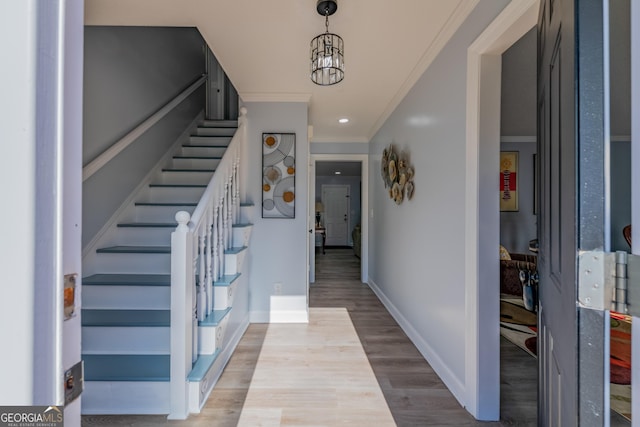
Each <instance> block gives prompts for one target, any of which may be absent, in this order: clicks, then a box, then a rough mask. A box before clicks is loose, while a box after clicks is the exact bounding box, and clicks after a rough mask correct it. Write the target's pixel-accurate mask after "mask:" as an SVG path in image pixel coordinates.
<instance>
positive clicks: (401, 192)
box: [381, 145, 415, 205]
mask: <svg viewBox="0 0 640 427" xmlns="http://www.w3.org/2000/svg"><path fill="white" fill-rule="evenodd" d="M381 173H382V181H383V182H384V188H387V189H388V190H389V197H390V198H391V200H393V201H394V202H396V204H397V205H399V204H400V203H402V202H403V201H404V199H405V197H406V198H407V199H408V200H411V199H412V198H413V191H414V189H415V186H414V184H413V176H414V170H413V167H412V166H409V160H408V159H407V158H406V157H405V156H404V155H400V156H399V155H398V154H397V153H396V152H395V150H394V149H393V145H389V146H388V147H387V148H385V149H384V150H383V151H382V161H381Z"/></svg>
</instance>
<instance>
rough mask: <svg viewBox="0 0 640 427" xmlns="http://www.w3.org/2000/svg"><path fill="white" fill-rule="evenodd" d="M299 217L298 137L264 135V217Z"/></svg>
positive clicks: (275, 134) (287, 134)
mask: <svg viewBox="0 0 640 427" xmlns="http://www.w3.org/2000/svg"><path fill="white" fill-rule="evenodd" d="M295 216H296V134H295V133H263V134H262V217H263V218H295Z"/></svg>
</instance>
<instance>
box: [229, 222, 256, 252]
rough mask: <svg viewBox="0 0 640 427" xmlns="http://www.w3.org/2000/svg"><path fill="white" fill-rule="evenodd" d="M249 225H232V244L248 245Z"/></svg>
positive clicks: (236, 245)
mask: <svg viewBox="0 0 640 427" xmlns="http://www.w3.org/2000/svg"><path fill="white" fill-rule="evenodd" d="M251 229H252V227H251V226H250V225H247V226H243V227H233V246H235V247H243V246H249V239H250V237H251Z"/></svg>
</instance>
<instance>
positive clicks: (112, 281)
mask: <svg viewBox="0 0 640 427" xmlns="http://www.w3.org/2000/svg"><path fill="white" fill-rule="evenodd" d="M82 285H83V286H87V285H89V286H90V285H115V286H171V275H170V274H94V275H92V276H87V277H84V278H83V279H82Z"/></svg>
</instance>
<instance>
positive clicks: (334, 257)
mask: <svg viewBox="0 0 640 427" xmlns="http://www.w3.org/2000/svg"><path fill="white" fill-rule="evenodd" d="M310 306H311V307H317V308H319V307H336V308H346V309H347V312H348V314H349V317H350V318H351V322H352V323H353V326H354V328H355V331H356V333H357V335H358V337H359V340H360V342H361V343H362V347H363V349H364V353H365V354H366V357H367V358H368V361H369V364H370V366H371V368H372V369H373V372H374V374H375V377H376V379H377V382H378V384H379V386H380V389H381V390H382V394H383V395H384V398H385V399H386V402H387V405H388V407H389V409H390V411H391V414H392V416H393V419H394V421H395V423H396V424H397V425H398V426H447V425H451V426H468V425H496V426H499V425H521V426H524V425H531V426H534V425H536V401H535V399H536V393H537V386H536V377H537V369H536V360H535V359H533V358H532V357H531V356H529V355H528V354H526V353H525V352H524V351H523V350H521V349H519V348H518V347H516V346H515V345H512V344H510V343H509V342H507V341H505V340H503V341H501V358H502V361H503V363H502V366H503V372H502V417H501V418H502V421H501V422H496V423H481V422H478V421H476V420H474V419H473V417H472V416H471V415H469V414H468V413H467V411H466V410H465V409H463V408H462V407H460V405H459V403H458V402H457V401H456V399H455V398H454V397H453V395H452V394H451V393H450V392H449V390H448V389H447V388H446V387H445V385H444V384H443V383H442V381H440V379H439V378H438V376H437V375H436V374H435V373H434V372H433V370H432V369H431V367H430V366H429V364H428V363H427V362H426V361H425V360H424V359H423V357H422V356H421V355H420V353H419V352H418V350H417V349H416V347H415V346H414V345H413V344H412V343H411V341H410V340H409V339H408V338H407V336H406V335H405V334H404V332H403V331H402V329H401V328H400V327H399V326H398V324H397V323H396V322H395V320H394V319H393V318H392V317H391V315H390V314H389V313H388V312H387V310H386V309H385V308H384V306H383V305H382V304H381V303H380V301H379V300H378V298H377V297H376V296H375V294H374V293H373V292H372V291H371V289H370V288H369V287H368V286H367V285H364V284H362V283H361V282H360V262H359V259H358V258H356V257H355V256H354V255H353V251H352V250H351V249H327V253H326V255H322V254H318V256H317V257H316V283H314V284H312V285H311V290H310ZM288 326H291V325H267V324H252V325H250V326H249V329H248V330H247V332H246V333H245V335H244V336H243V338H242V340H241V341H240V344H239V345H238V347H237V350H236V352H235V353H234V355H233V356H232V358H231V360H230V361H229V364H228V365H227V367H226V369H225V371H224V373H223V375H222V377H221V378H220V381H219V382H218V384H217V385H216V387H215V388H214V390H213V392H212V394H211V396H210V397H209V400H208V401H207V403H206V405H205V407H204V408H203V410H202V412H201V413H200V414H198V415H191V416H190V417H189V419H188V420H186V421H167V420H166V417H165V416H95V415H93V416H84V417H83V419H82V424H83V425H86V426H112V425H120V426H149V427H150V426H157V425H176V426H189V427H190V426H205V425H206V426H221V427H222V426H224V427H227V426H228V427H232V426H236V425H238V424H239V422H245V420H247V417H246V415H247V414H244V415H243V413H242V411H243V407H244V406H245V403H246V402H247V399H248V396H249V395H250V393H251V391H250V386H251V384H252V380H253V379H254V373H255V371H256V365H257V362H258V359H259V358H260V355H261V352H262V351H263V349H264V348H263V347H264V345H265V337H267V334H268V333H269V331H273V330H277V329H278V328H280V327H288ZM278 336H279V337H281V339H282V342H283V343H285V341H286V339H287V338H286V337H287V335H286V334H285V335H283V334H279V335H278ZM289 338H290V335H289ZM304 348H305V347H303V346H301V347H300V351H305V350H304ZM307 351H308V349H307ZM286 357H287V358H295V357H296V356H295V355H293V354H291V353H287V354H286ZM303 357H306V358H307V360H308V361H309V363H310V364H311V365H313V362H312V358H313V357H314V355H313V354H312V353H309V354H307V355H305V356H303ZM315 363H317V361H316V362H315ZM274 375H277V374H275V373H274ZM274 378H275V377H274ZM309 385H312V382H311V381H310V380H309ZM352 386H353V387H354V388H357V385H356V384H353V385H352ZM289 398H290V399H292V400H291V401H288V402H287V406H288V407H291V406H292V405H296V404H297V403H294V402H296V399H300V400H299V407H300V408H302V411H300V412H299V413H300V414H305V411H304V408H305V407H308V402H307V403H305V398H306V397H305V394H304V393H291V394H290V395H289ZM277 400H278V399H273V401H274V403H273V405H274V407H275V406H278V403H277ZM253 420H254V422H257V421H258V420H257V419H256V418H255V417H254V418H253ZM260 422H261V424H254V425H267V426H278V425H287V424H286V423H285V422H281V423H280V422H276V421H275V420H274V419H273V418H269V417H265V418H264V419H263V420H261V421H260ZM289 425H298V426H302V425H316V426H317V425H325V424H322V422H321V421H320V420H319V419H318V414H317V413H314V412H313V411H309V412H308V418H307V419H300V418H297V419H296V420H295V423H293V424H289ZM326 425H331V424H326Z"/></svg>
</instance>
